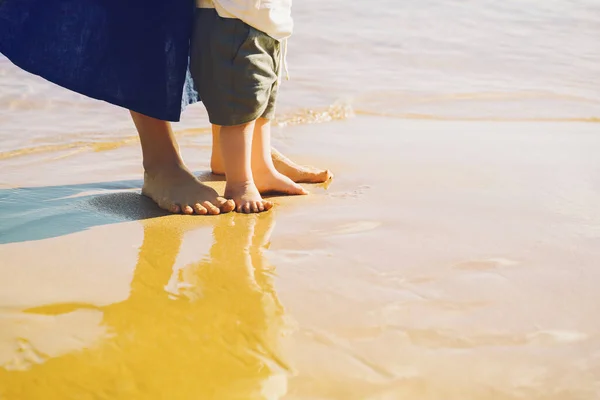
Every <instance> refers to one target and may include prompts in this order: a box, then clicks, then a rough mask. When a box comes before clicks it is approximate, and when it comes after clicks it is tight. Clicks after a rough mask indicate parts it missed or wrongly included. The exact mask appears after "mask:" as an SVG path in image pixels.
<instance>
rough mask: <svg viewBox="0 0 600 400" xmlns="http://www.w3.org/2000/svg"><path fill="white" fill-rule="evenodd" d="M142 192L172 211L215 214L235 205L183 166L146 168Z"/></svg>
mask: <svg viewBox="0 0 600 400" xmlns="http://www.w3.org/2000/svg"><path fill="white" fill-rule="evenodd" d="M142 194H144V195H145V196H147V197H150V198H151V199H152V200H154V201H155V202H156V204H158V206H159V207H160V208H162V209H164V210H167V211H169V212H172V213H175V214H179V213H182V214H188V215H191V214H198V215H206V214H209V215H217V214H220V213H227V212H230V211H233V209H234V208H235V203H234V202H233V200H226V199H224V198H223V197H220V196H219V195H218V194H217V192H216V191H215V190H214V189H213V188H211V187H210V186H206V185H204V184H203V183H201V182H200V181H198V179H196V178H195V177H194V175H193V174H192V173H191V172H190V171H188V170H187V169H186V168H185V167H183V166H172V167H169V168H165V167H161V168H159V169H157V170H147V171H146V172H145V173H144V186H143V188H142Z"/></svg>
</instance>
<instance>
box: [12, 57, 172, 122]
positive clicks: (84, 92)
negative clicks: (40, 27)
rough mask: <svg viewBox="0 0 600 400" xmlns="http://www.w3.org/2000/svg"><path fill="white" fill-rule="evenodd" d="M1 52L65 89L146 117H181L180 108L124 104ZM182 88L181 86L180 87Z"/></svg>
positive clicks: (32, 72) (162, 118)
mask: <svg viewBox="0 0 600 400" xmlns="http://www.w3.org/2000/svg"><path fill="white" fill-rule="evenodd" d="M0 53H2V54H3V55H4V56H5V57H6V58H7V59H8V60H10V62H12V63H13V64H14V65H16V66H17V67H19V68H21V69H22V70H24V71H27V72H29V73H30V74H33V75H36V76H39V77H40V78H42V79H45V80H47V81H48V82H51V83H54V84H55V85H58V86H60V87H63V88H65V89H68V90H71V91H73V92H75V93H78V94H81V95H83V96H86V97H89V98H92V99H95V100H100V101H104V102H107V103H110V104H112V105H115V106H118V107H122V108H125V109H128V110H131V111H135V112H137V113H140V114H143V115H146V116H148V117H152V118H156V119H160V120H163V121H171V122H179V120H180V119H181V111H182V110H180V111H179V112H178V113H169V112H164V113H163V112H157V111H156V110H148V108H146V107H144V106H142V105H139V104H132V103H129V102H127V104H125V103H126V102H123V101H121V100H118V99H116V98H114V97H112V96H109V95H106V94H99V93H94V92H93V91H92V90H89V88H85V90H84V88H81V87H78V86H77V85H73V84H71V83H69V82H63V81H62V80H61V79H56V78H52V77H48V76H46V75H45V74H42V73H40V72H37V71H36V70H35V68H31V67H29V66H24V65H22V64H21V63H19V62H18V61H17V60H15V59H14V58H12V57H10V56H9V55H8V54H6V53H3V52H0ZM182 90H183V88H182Z"/></svg>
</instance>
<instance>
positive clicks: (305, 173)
mask: <svg viewBox="0 0 600 400" xmlns="http://www.w3.org/2000/svg"><path fill="white" fill-rule="evenodd" d="M220 128H221V127H220V126H218V125H213V126H212V137H213V147H212V154H211V157H210V168H211V170H212V172H213V174H216V175H225V167H224V165H223V156H222V154H221V145H220ZM271 159H272V161H273V164H274V166H275V168H276V169H277V171H279V172H281V173H282V174H283V175H285V176H287V177H288V178H290V179H291V180H292V181H294V182H297V183H320V182H325V181H327V180H329V179H331V177H332V176H333V175H332V174H331V172H330V171H329V170H323V169H318V168H314V167H309V166H305V165H298V164H296V163H295V162H293V161H292V160H290V159H289V158H287V157H286V156H284V155H283V154H281V153H280V152H279V151H277V150H276V149H274V148H273V147H271Z"/></svg>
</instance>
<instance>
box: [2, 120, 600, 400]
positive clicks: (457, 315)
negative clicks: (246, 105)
mask: <svg viewBox="0 0 600 400" xmlns="http://www.w3.org/2000/svg"><path fill="white" fill-rule="evenodd" d="M274 135H275V138H276V143H277V145H278V146H279V148H280V149H281V150H282V151H284V152H285V153H287V154H289V155H290V156H292V157H294V158H295V159H297V160H298V161H300V162H305V163H309V164H314V165H318V166H325V167H328V168H330V169H332V170H333V171H334V173H335V179H334V180H333V181H332V182H331V183H328V184H323V185H307V188H308V189H309V190H311V195H310V196H308V197H296V198H282V197H276V198H274V201H275V203H276V206H275V209H274V210H273V211H272V212H268V213H264V214H261V215H258V216H256V215H253V216H247V215H237V214H228V215H222V216H218V217H202V216H191V217H186V216H173V215H165V214H163V213H162V212H161V211H160V210H158V209H157V208H156V207H154V206H153V204H152V203H151V202H150V201H149V200H147V199H145V198H143V197H141V196H140V195H139V188H140V186H141V181H140V176H141V169H140V151H139V146H138V145H137V144H136V142H135V140H132V141H131V142H124V143H123V142H116V143H113V144H110V143H109V144H105V145H102V146H97V147H92V148H90V147H85V146H83V147H82V146H79V147H78V146H74V147H73V148H64V149H54V150H53V151H48V152H44V151H42V150H43V149H42V150H40V151H39V152H37V153H35V154H31V155H21V156H10V157H8V156H7V157H5V158H4V159H1V160H0V170H1V171H2V186H3V187H1V188H0V204H1V207H0V221H2V222H1V224H0V326H1V329H0V399H2V400H4V399H9V400H27V399H45V400H50V399H61V400H62V399H127V400H132V399H145V400H150V399H192V398H193V399H219V400H226V399H248V400H250V399H290V400H309V399H310V400H317V399H318V400H325V399H340V400H354V399H356V400H365V399H369V400H387V399H419V400H429V399H431V400H433V399H435V400H440V399H443V400H466V399H485V400H496V399H498V400H499V399H502V400H505V399H506V400H508V399H526V400H537V399H539V400H541V399H544V400H550V399H552V400H579V399H581V400H584V399H585V400H588V399H589V400H593V399H598V398H600V318H599V317H598V316H599V315H600V290H598V287H597V286H598V282H600V268H599V266H600V158H599V157H598V154H599V151H598V150H599V149H600V135H598V124H595V123H575V122H568V123H567V122H564V123H557V122H486V121H482V122H473V121H471V122H468V121H466V122H461V121H428V120H410V119H394V118H386V117H370V116H361V115H359V116H357V117H356V118H351V119H348V120H346V121H342V122H331V123H323V124H311V125H303V126H289V127H285V128H278V129H277V130H276V132H275V134H274ZM179 140H180V143H181V147H182V150H183V154H184V157H185V160H186V162H188V163H189V165H190V167H192V168H193V169H194V170H195V171H198V173H199V174H201V175H202V176H204V177H205V178H208V179H212V180H213V182H211V185H214V186H215V187H216V188H217V189H218V190H222V188H223V182H222V181H220V180H219V179H218V178H216V177H212V176H211V175H210V174H208V173H207V172H206V171H207V170H208V161H209V148H210V139H209V135H208V133H207V132H206V131H193V132H189V131H188V132H187V133H186V132H180V134H179Z"/></svg>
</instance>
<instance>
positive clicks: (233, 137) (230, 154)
mask: <svg viewBox="0 0 600 400" xmlns="http://www.w3.org/2000/svg"><path fill="white" fill-rule="evenodd" d="M254 125H255V122H254V121H252V122H249V123H246V124H242V125H235V126H223V127H221V135H220V141H219V143H220V146H221V151H222V155H223V166H224V168H225V173H226V175H227V184H226V186H225V197H227V198H229V199H233V201H234V202H235V205H236V211H238V212H245V213H251V212H252V213H257V212H262V211H266V210H269V209H270V208H271V207H272V206H273V204H272V203H271V202H269V201H265V200H263V199H262V197H261V196H260V193H259V191H258V189H257V188H256V185H255V184H254V178H253V174H252V141H253V130H254Z"/></svg>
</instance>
